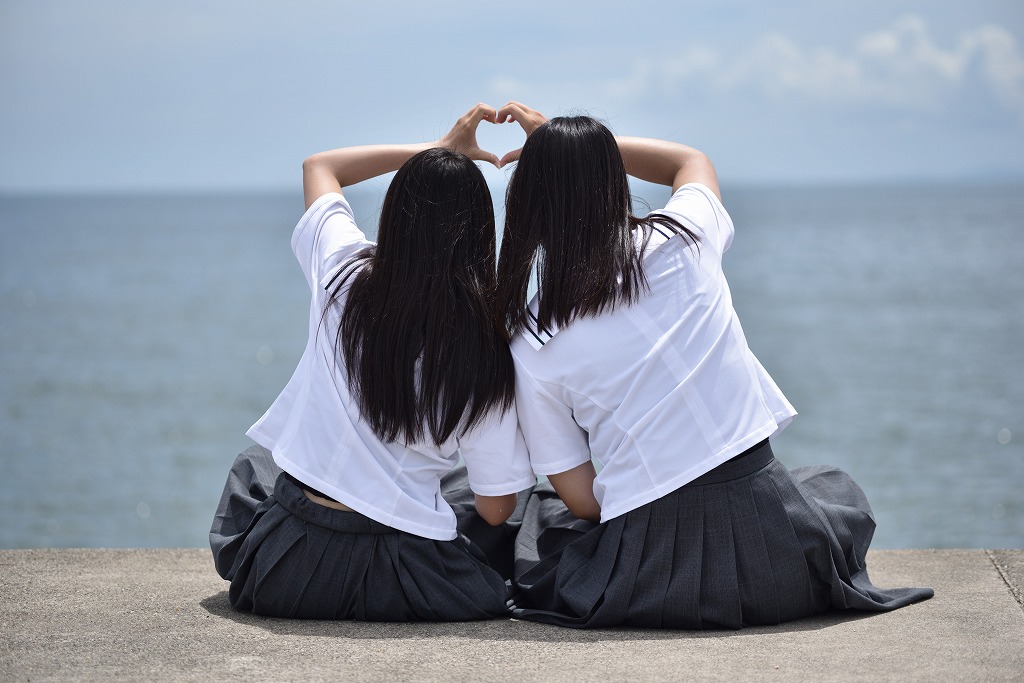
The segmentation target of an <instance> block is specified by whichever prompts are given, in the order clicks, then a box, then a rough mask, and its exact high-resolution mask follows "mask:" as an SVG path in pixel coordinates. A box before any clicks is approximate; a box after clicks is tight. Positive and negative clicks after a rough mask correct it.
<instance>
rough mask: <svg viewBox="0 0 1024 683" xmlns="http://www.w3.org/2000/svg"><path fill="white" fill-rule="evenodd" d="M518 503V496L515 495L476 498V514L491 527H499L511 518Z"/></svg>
mask: <svg viewBox="0 0 1024 683" xmlns="http://www.w3.org/2000/svg"><path fill="white" fill-rule="evenodd" d="M518 501H519V496H518V495H516V494H515V493H510V494H508V495H506V496H476V512H477V514H478V515H480V517H482V518H483V520H484V521H485V522H487V523H488V524H490V525H491V526H501V525H502V524H504V523H505V522H507V521H508V518H509V517H511V516H512V512H513V511H514V510H515V509H516V503H518Z"/></svg>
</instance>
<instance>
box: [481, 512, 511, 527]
mask: <svg viewBox="0 0 1024 683" xmlns="http://www.w3.org/2000/svg"><path fill="white" fill-rule="evenodd" d="M477 512H478V513H479V514H480V516H481V517H482V518H483V520H484V521H485V522H487V523H488V524H490V525H491V526H501V525H502V524H504V523H505V522H507V521H508V518H509V517H511V516H512V512H511V510H510V511H509V512H508V514H503V513H500V512H485V511H484V510H477Z"/></svg>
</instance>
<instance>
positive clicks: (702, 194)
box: [656, 183, 735, 251]
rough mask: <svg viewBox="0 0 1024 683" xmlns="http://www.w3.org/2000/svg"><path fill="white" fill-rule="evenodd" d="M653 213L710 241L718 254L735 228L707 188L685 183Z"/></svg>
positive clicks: (723, 207) (724, 247) (726, 246)
mask: <svg viewBox="0 0 1024 683" xmlns="http://www.w3.org/2000/svg"><path fill="white" fill-rule="evenodd" d="M656 213H661V214H665V215H668V216H670V217H672V218H674V219H676V220H678V221H680V222H682V223H683V225H685V226H686V227H688V228H691V229H693V230H695V231H696V232H698V233H699V234H700V235H701V236H702V237H704V238H706V239H710V240H711V241H712V243H713V244H714V245H715V246H716V247H718V249H719V251H725V250H726V249H728V248H729V245H730V244H731V243H732V238H733V234H734V233H735V227H734V226H733V222H732V217H731V216H730V215H729V212H728V211H726V209H725V206H724V205H723V204H722V202H721V200H719V198H718V196H717V195H716V194H715V193H714V192H713V191H712V190H711V188H709V187H708V186H707V185H704V184H702V183H687V184H685V185H683V186H682V187H680V188H679V189H678V190H676V191H675V192H674V193H673V194H672V196H671V197H670V198H669V200H668V203H667V204H666V205H665V208H663V209H660V210H659V211H657V212H656Z"/></svg>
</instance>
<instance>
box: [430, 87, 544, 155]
mask: <svg viewBox="0 0 1024 683" xmlns="http://www.w3.org/2000/svg"><path fill="white" fill-rule="evenodd" d="M482 121H488V122H490V123H493V124H495V125H498V124H502V123H507V122H510V121H515V122H517V123H518V124H519V125H520V127H521V128H522V129H523V132H525V133H526V135H527V136H529V135H530V134H531V133H533V131H534V130H536V129H537V127H538V126H540V125H541V124H543V123H544V122H545V121H547V119H546V118H545V117H544V115H543V114H541V113H540V112H538V111H534V110H533V109H530V108H529V107H527V106H526V105H524V104H520V103H519V102H509V103H508V104H506V105H505V106H504V107H502V108H501V109H498V110H495V109H494V107H491V106H489V105H486V104H478V105H476V106H475V107H473V108H472V109H470V110H469V112H467V113H466V114H465V116H462V117H461V118H460V119H459V120H458V121H456V122H455V125H454V126H452V129H451V130H450V131H448V133H447V134H445V136H444V137H442V138H441V139H440V140H439V141H438V142H439V144H440V145H441V146H442V147H447V148H449V149H453V150H455V151H456V152H461V153H462V154H465V155H466V156H468V157H469V158H470V159H474V160H477V161H486V162H488V163H491V164H494V166H496V167H497V168H501V167H503V166H505V165H506V164H509V163H512V162H513V161H516V160H518V159H519V155H520V154H521V153H522V151H523V148H522V147H519V148H518V149H514V150H512V151H511V152H508V153H507V154H505V155H504V156H503V157H501V158H500V159H499V158H498V155H497V154H494V153H493V152H488V151H487V150H484V149H482V148H481V147H480V145H479V143H477V140H476V131H477V128H479V126H480V123H481V122H482Z"/></svg>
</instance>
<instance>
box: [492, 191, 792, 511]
mask: <svg viewBox="0 0 1024 683" xmlns="http://www.w3.org/2000/svg"><path fill="white" fill-rule="evenodd" d="M661 213H665V214H668V215H669V216H671V217H673V218H675V219H676V220H678V221H680V222H681V223H682V224H683V225H685V226H687V227H689V228H691V229H692V230H694V231H695V232H696V233H697V234H698V235H699V236H700V238H701V241H700V243H699V247H694V246H692V245H691V244H690V243H689V242H688V241H686V240H685V239H684V238H683V237H681V236H673V235H672V234H671V233H669V232H668V231H663V230H662V229H660V228H659V229H657V230H656V231H655V234H654V235H653V236H652V239H651V241H650V243H649V244H648V246H647V250H646V252H645V256H644V268H645V271H646V275H647V281H648V284H649V286H650V291H649V292H648V293H647V294H644V295H643V296H642V297H641V299H640V300H639V301H638V302H637V303H635V304H634V305H632V306H628V307H618V308H616V309H615V310H613V311H611V312H609V313H606V314H602V315H599V316H592V317H585V318H579V319H577V320H574V321H573V322H572V323H571V324H570V325H568V326H566V327H565V328H564V329H561V330H537V329H535V328H534V329H527V330H525V331H524V332H523V333H522V334H521V335H520V336H519V337H517V338H516V339H515V340H514V342H513V344H512V354H513V357H514V359H515V363H516V400H517V406H518V412H519V421H520V424H521V426H522V431H523V434H524V436H525V438H526V443H527V446H528V447H529V450H530V459H531V462H532V464H533V468H534V471H535V472H537V473H538V474H557V473H559V472H564V471H566V470H568V469H571V468H573V467H576V466H577V465H580V464H582V463H584V462H587V461H588V460H590V459H591V458H594V459H596V460H597V461H598V462H600V463H601V464H602V465H603V467H602V469H601V470H600V472H599V473H598V475H597V479H596V480H595V482H594V493H595V494H596V496H597V500H598V502H599V503H600V504H601V519H602V521H607V520H609V519H612V518H614V517H617V516H619V515H622V514H624V513H626V512H629V511H630V510H633V509H636V508H637V507H640V506H641V505H644V504H646V503H649V502H651V501H653V500H656V499H658V498H660V497H662V496H664V495H665V494H667V493H669V492H671V491H674V490H675V489H677V488H679V487H680V486H683V485H684V484H686V483H687V482H690V481H692V480H694V479H696V478H697V477H699V476H700V475H702V474H704V473H705V472H708V471H710V470H712V469H714V468H715V467H716V466H718V465H720V464H721V463H723V462H725V461H726V460H728V459H729V458H731V457H733V456H735V455H738V454H739V453H741V452H743V451H744V450H746V449H747V448H749V447H751V446H753V445H755V444H757V443H758V442H760V441H762V440H763V439H765V438H768V437H770V436H773V435H774V434H777V433H778V432H779V431H781V430H782V429H783V428H784V427H785V426H786V425H788V424H789V422H790V421H791V420H792V419H793V417H794V416H795V415H796V411H795V410H794V408H793V406H792V405H790V403H789V401H787V400H786V397H785V396H784V395H783V394H782V392H781V390H780V389H779V388H778V386H776V384H775V382H774V381H773V380H772V378H771V377H770V376H769V375H768V373H767V372H766V371H765V369H764V368H763V367H762V366H761V364H760V363H759V362H758V360H757V358H755V357H754V354H753V353H752V352H751V351H750V348H749V347H748V346H747V340H746V338H745V337H744V335H743V329H742V327H741V326H740V321H739V318H738V317H737V315H736V311H735V310H734V309H733V304H732V295H731V294H730V292H729V285H728V283H727V282H726V279H725V275H724V273H723V272H722V254H723V253H724V252H725V250H726V249H728V248H729V245H730V244H731V243H732V238H733V232H734V228H733V223H732V219H731V218H730V217H729V214H728V213H727V212H726V210H725V208H724V207H723V206H722V204H721V202H720V201H719V200H718V197H717V196H715V194H714V193H713V192H712V191H711V190H710V189H708V188H707V187H705V186H704V185H700V184H688V185H684V186H683V187H681V188H680V189H679V190H678V191H677V192H676V193H675V194H674V195H673V196H672V198H671V199H670V200H669V202H668V205H667V206H666V207H665V208H664V209H663V210H662V211H661ZM531 311H532V312H533V313H534V314H535V313H536V311H537V301H536V298H535V299H534V301H532V302H531Z"/></svg>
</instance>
